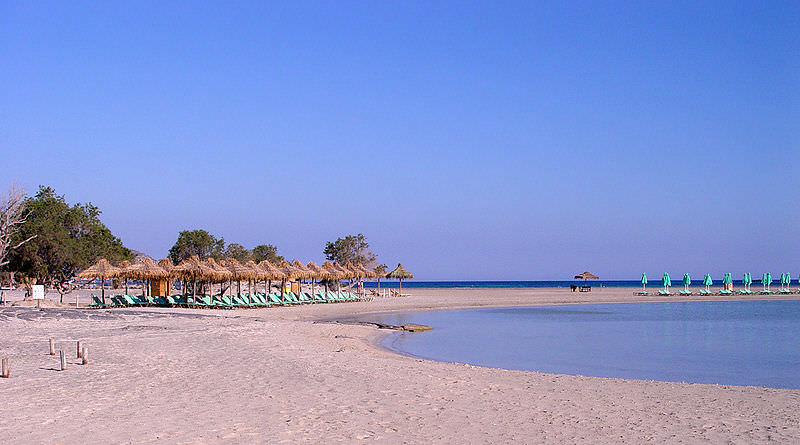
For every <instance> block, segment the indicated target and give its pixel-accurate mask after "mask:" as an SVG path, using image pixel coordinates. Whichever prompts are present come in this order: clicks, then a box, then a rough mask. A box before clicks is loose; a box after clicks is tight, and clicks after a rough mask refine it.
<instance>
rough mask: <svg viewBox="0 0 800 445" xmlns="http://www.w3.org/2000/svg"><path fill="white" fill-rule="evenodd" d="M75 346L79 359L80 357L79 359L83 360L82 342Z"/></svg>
mask: <svg viewBox="0 0 800 445" xmlns="http://www.w3.org/2000/svg"><path fill="white" fill-rule="evenodd" d="M75 346H76V348H75V349H76V352H75V354H77V357H78V358H81V341H80V340H78V343H77V344H76V345H75Z"/></svg>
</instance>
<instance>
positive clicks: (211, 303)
mask: <svg viewBox="0 0 800 445" xmlns="http://www.w3.org/2000/svg"><path fill="white" fill-rule="evenodd" d="M368 299H369V298H368V297H361V296H358V295H356V294H355V293H353V292H328V293H324V292H319V293H317V294H315V295H311V294H310V293H308V292H301V293H297V294H295V293H293V292H287V293H284V294H283V298H281V294H278V293H272V294H269V295H265V294H263V293H257V294H253V295H252V296H248V295H247V294H244V295H234V296H233V297H230V296H228V295H223V296H215V297H213V298H212V297H209V296H207V295H198V296H196V297H191V296H189V297H184V296H183V295H172V296H169V297H144V296H142V295H115V296H113V297H108V298H106V304H103V301H102V300H101V299H100V297H98V296H95V295H92V303H91V304H90V305H89V306H90V307H93V308H110V307H147V306H153V307H158V306H160V307H192V308H208V309H235V308H257V307H269V306H286V305H293V304H312V303H346V302H352V301H365V300H368Z"/></svg>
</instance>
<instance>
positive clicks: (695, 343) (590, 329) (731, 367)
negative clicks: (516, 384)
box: [370, 301, 800, 388]
mask: <svg viewBox="0 0 800 445" xmlns="http://www.w3.org/2000/svg"><path fill="white" fill-rule="evenodd" d="M370 319H371V320H375V321H381V322H383V323H389V324H404V323H420V324H425V325H429V326H432V327H433V328H434V330H433V331H428V332H422V333H397V334H393V335H391V336H389V337H387V338H386V339H385V340H384V342H383V344H384V346H386V347H389V348H391V349H394V350H396V351H399V352H402V353H405V354H410V355H413V356H417V357H421V358H428V359H433V360H442V361H452V362H460V363H470V364H474V365H481V366H490V367H498V368H506V369H520V370H529V371H542V372H551V373H559V374H581V375H589V376H597V377H620V378H632V379H647V380H663V381H676V382H681V381H686V382H696V383H718V384H728V385H755V386H768V387H775V388H800V301H735V302H688V303H631V304H594V305H567V306H545V307H516V308H495V309H462V310H449V311H430V312H412V313H402V314H389V315H381V316H372V317H370Z"/></svg>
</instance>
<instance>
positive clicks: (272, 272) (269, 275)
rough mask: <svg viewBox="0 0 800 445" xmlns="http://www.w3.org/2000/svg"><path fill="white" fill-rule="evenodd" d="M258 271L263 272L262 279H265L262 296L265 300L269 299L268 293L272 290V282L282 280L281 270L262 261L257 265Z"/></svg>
mask: <svg viewBox="0 0 800 445" xmlns="http://www.w3.org/2000/svg"><path fill="white" fill-rule="evenodd" d="M258 267H259V269H261V270H262V271H263V275H262V277H263V278H264V279H265V282H264V285H265V286H266V287H265V290H264V296H265V298H269V292H270V290H271V288H272V280H281V279H283V277H284V275H283V272H281V270H280V269H279V268H278V267H277V266H275V265H274V264H272V263H270V262H269V261H267V260H263V261H261V262H260V263H258Z"/></svg>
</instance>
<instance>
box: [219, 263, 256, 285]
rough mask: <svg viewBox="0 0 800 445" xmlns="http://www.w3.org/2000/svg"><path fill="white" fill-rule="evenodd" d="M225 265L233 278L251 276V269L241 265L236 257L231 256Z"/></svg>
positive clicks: (238, 278) (247, 278)
mask: <svg viewBox="0 0 800 445" xmlns="http://www.w3.org/2000/svg"><path fill="white" fill-rule="evenodd" d="M225 267H227V268H228V270H229V271H230V272H231V275H232V277H233V279H234V280H250V279H252V278H253V273H254V272H253V271H252V270H250V268H249V267H247V266H245V265H243V264H242V263H240V262H239V261H237V260H236V258H231V259H229V260H228V261H226V262H225Z"/></svg>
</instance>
